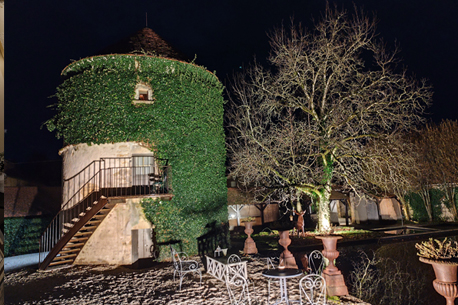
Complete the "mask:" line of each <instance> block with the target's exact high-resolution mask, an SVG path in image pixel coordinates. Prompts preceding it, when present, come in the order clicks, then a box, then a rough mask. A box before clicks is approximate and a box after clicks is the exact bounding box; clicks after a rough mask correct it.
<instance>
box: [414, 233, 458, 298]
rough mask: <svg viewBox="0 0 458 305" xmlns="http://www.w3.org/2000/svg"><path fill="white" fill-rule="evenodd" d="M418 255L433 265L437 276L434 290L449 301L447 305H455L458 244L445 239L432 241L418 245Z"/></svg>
mask: <svg viewBox="0 0 458 305" xmlns="http://www.w3.org/2000/svg"><path fill="white" fill-rule="evenodd" d="M415 248H417V250H418V252H417V255H418V256H419V257H420V258H419V259H420V261H421V262H423V263H427V264H431V265H432V266H433V269H434V273H435V275H436V279H435V280H434V281H433V286H434V289H435V290H436V291H437V292H438V293H439V294H440V295H442V296H443V297H445V299H446V300H447V303H446V304H447V305H453V304H454V302H455V298H457V297H458V286H457V266H458V243H457V242H456V241H452V240H449V239H448V238H445V239H444V240H438V239H432V238H430V239H429V240H427V241H423V242H421V243H416V244H415Z"/></svg>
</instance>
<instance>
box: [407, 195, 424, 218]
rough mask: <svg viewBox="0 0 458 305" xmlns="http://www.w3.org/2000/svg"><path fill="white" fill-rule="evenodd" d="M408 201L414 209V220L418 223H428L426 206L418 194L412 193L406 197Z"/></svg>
mask: <svg viewBox="0 0 458 305" xmlns="http://www.w3.org/2000/svg"><path fill="white" fill-rule="evenodd" d="M406 200H407V201H408V202H409V204H410V207H411V208H412V211H413V214H412V220H416V221H421V222H423V221H428V213H427V212H426V208H425V205H424V204H423V199H421V196H420V195H419V194H417V193H410V194H408V195H407V196H406Z"/></svg>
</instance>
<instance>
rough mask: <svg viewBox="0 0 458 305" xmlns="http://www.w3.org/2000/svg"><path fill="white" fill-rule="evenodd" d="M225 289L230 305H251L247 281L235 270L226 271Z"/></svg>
mask: <svg viewBox="0 0 458 305" xmlns="http://www.w3.org/2000/svg"><path fill="white" fill-rule="evenodd" d="M226 287H227V292H228V294H229V299H230V300H231V305H251V299H250V290H249V288H248V281H247V279H246V278H244V277H243V276H241V275H240V273H239V272H237V271H236V270H235V269H232V268H228V269H227V274H226Z"/></svg>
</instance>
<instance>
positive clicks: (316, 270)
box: [307, 250, 325, 275]
mask: <svg viewBox="0 0 458 305" xmlns="http://www.w3.org/2000/svg"><path fill="white" fill-rule="evenodd" d="M324 267H325V257H324V256H323V253H321V252H320V251H318V250H314V251H312V252H311V253H310V254H309V257H308V268H307V272H308V273H309V274H318V275H321V273H322V272H323V269H324Z"/></svg>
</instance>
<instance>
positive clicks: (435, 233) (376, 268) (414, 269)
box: [263, 226, 458, 305]
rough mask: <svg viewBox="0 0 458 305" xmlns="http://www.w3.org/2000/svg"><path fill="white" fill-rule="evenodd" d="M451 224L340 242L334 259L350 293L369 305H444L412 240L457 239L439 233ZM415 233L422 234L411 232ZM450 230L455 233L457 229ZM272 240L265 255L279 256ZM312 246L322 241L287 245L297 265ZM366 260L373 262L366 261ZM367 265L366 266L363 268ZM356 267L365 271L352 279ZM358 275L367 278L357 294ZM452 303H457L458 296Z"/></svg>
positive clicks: (430, 268) (431, 270)
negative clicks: (372, 240)
mask: <svg viewBox="0 0 458 305" xmlns="http://www.w3.org/2000/svg"><path fill="white" fill-rule="evenodd" d="M452 228H453V229H456V226H453V227H451V228H446V227H444V228H442V227H441V228H440V230H434V229H432V230H431V231H430V232H431V234H425V233H427V232H426V231H427V230H425V229H421V228H407V230H404V231H403V232H398V234H393V237H392V238H387V239H385V238H383V239H380V240H379V241H378V242H369V243H360V242H358V241H355V242H343V243H340V242H339V243H338V247H337V250H338V251H339V252H340V255H339V257H338V258H337V260H336V266H337V267H338V268H339V269H340V270H341V272H342V274H343V275H344V278H345V283H346V284H347V286H348V290H349V292H350V294H351V295H353V296H356V297H360V298H361V299H363V300H364V301H366V302H369V303H371V304H372V305H422V304H428V305H444V304H445V303H446V301H445V298H444V297H442V296H441V295H439V294H438V293H437V292H436V291H435V290H434V288H433V285H432V282H433V280H434V279H435V275H434V271H433V268H432V266H431V265H429V264H425V263H422V262H420V261H419V259H418V256H417V250H416V248H415V244H416V243H418V242H421V241H422V240H427V239H428V238H430V237H431V236H432V237H434V238H437V239H440V238H443V236H449V238H451V239H455V240H458V236H455V235H452V236H451V234H450V233H448V234H447V233H443V234H444V235H441V232H445V231H443V230H447V229H452ZM439 231H440V232H439ZM416 233H423V234H417V235H412V234H416ZM453 234H456V231H454V232H453ZM412 238H413V239H414V240H412ZM409 240H410V241H409ZM272 242H273V243H272V244H270V246H271V248H270V249H271V250H272V251H269V252H271V253H267V255H271V256H278V255H279V254H280V253H281V250H280V248H281V247H278V248H276V249H275V250H273V248H274V247H273V246H274V244H277V242H278V241H277V240H272ZM277 245H278V244H277ZM314 248H315V249H318V250H322V249H323V247H322V245H317V246H312V247H307V248H303V247H301V246H299V247H295V242H294V238H293V240H292V243H291V245H290V246H289V249H290V251H291V252H292V253H293V254H294V256H295V257H296V262H297V264H298V266H299V267H300V268H301V267H302V264H301V263H300V257H301V256H302V255H304V254H308V253H310V252H311V251H312V250H313V249H314ZM263 254H264V255H265V253H263ZM374 257H375V259H374ZM369 261H371V262H372V263H371V264H368V262H369ZM375 261H377V263H375ZM366 266H367V268H363V267H366ZM358 269H359V270H363V271H364V272H359V281H358V280H355V278H356V277H355V274H357V271H358ZM363 274H364V275H363ZM370 276H373V277H372V278H371V277H370ZM361 279H366V281H365V283H364V284H363V285H362V286H361V289H360V290H359V291H360V292H362V296H359V295H357V293H358V292H357V291H355V289H354V288H355V287H357V286H356V285H355V283H358V282H359V283H361V282H364V280H361ZM455 304H458V300H457V301H456V302H455Z"/></svg>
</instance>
